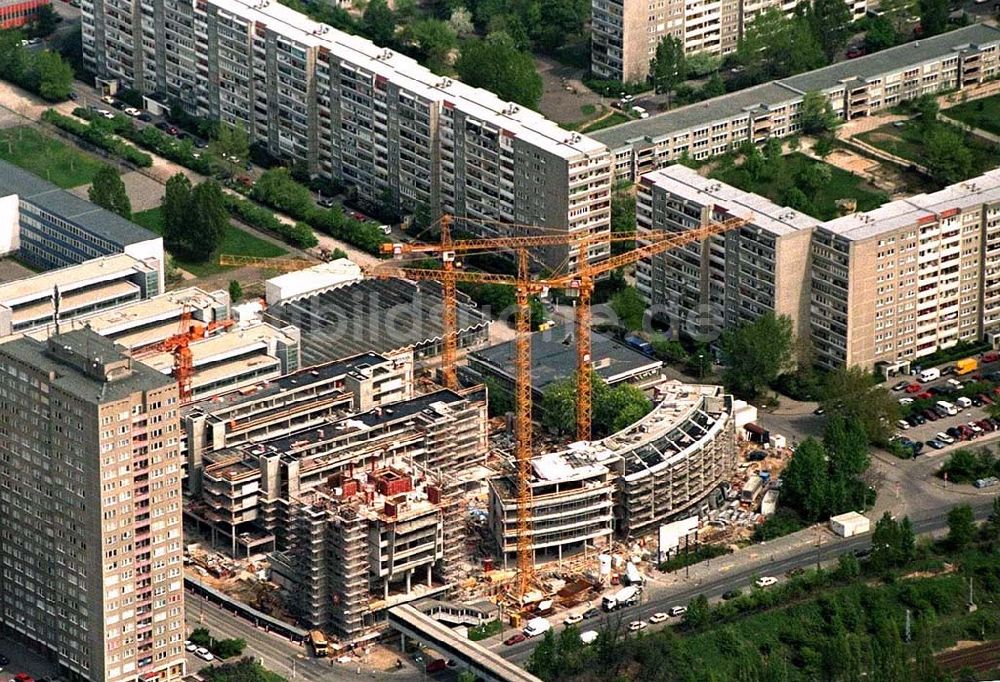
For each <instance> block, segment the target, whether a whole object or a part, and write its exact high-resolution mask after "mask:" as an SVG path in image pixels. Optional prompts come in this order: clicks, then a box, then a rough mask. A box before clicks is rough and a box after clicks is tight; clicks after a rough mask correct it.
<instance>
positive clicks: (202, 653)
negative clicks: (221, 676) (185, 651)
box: [194, 646, 215, 661]
mask: <svg viewBox="0 0 1000 682" xmlns="http://www.w3.org/2000/svg"><path fill="white" fill-rule="evenodd" d="M194 655H195V656H197V657H198V658H200V659H201V660H203V661H214V660H215V656H213V655H212V652H211V651H209V650H208V649H206V648H205V647H203V646H200V647H198V648H197V649H195V651H194Z"/></svg>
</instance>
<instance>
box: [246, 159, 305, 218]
mask: <svg viewBox="0 0 1000 682" xmlns="http://www.w3.org/2000/svg"><path fill="white" fill-rule="evenodd" d="M250 196H251V197H253V198H254V199H256V200H257V201H260V202H261V203H264V204H267V205H268V206H271V207H273V208H276V209H277V210H279V211H281V212H283V213H287V214H288V215H290V216H292V217H293V218H297V219H302V218H305V217H306V215H307V214H308V213H309V211H310V210H311V209H312V207H313V199H312V194H311V193H310V192H309V189H308V188H306V187H305V186H304V185H301V184H299V183H298V182H296V181H295V179H294V178H293V177H292V174H291V172H290V171H289V170H288V169H287V168H271V169H270V170H266V171H264V172H263V173H262V174H261V176H260V177H259V178H258V179H257V182H255V183H254V186H253V189H252V190H251V191H250Z"/></svg>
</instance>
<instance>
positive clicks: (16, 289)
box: [0, 253, 150, 306]
mask: <svg viewBox="0 0 1000 682" xmlns="http://www.w3.org/2000/svg"><path fill="white" fill-rule="evenodd" d="M149 271H150V267H149V266H148V265H146V264H145V263H143V262H142V261H139V260H136V259H135V258H133V257H132V256H129V255H127V254H124V253H117V254H114V255H111V256H102V257H101V258H94V259H92V260H88V261H84V262H83V263H80V264H79V265H70V266H68V267H65V268H59V269H58V270H49V271H48V272H43V273H40V274H37V275H35V276H33V277H27V278H25V279H19V280H16V281H14V282H7V283H6V284H0V305H7V306H15V305H18V304H22V303H28V302H31V301H34V300H39V299H45V298H51V297H52V291H53V289H55V287H59V290H60V292H62V293H69V292H70V291H72V290H74V289H80V288H83V287H87V286H91V285H93V284H97V283H100V282H105V281H111V280H116V279H121V278H123V277H128V276H130V275H132V274H133V273H136V272H149Z"/></svg>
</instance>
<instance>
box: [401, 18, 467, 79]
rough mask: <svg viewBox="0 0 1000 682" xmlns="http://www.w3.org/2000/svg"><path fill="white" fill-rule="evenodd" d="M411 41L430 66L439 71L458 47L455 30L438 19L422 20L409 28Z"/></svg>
mask: <svg viewBox="0 0 1000 682" xmlns="http://www.w3.org/2000/svg"><path fill="white" fill-rule="evenodd" d="M409 35H410V39H411V40H412V41H413V42H414V43H415V44H416V46H417V49H418V50H419V51H420V54H421V56H422V57H423V58H424V59H425V60H426V61H427V63H428V64H429V65H432V66H433V67H436V68H438V69H441V68H444V67H445V66H446V65H447V63H448V55H449V53H450V52H451V51H452V50H454V49H455V47H456V46H457V45H458V38H457V35H456V33H455V30H454V29H453V28H452V27H451V26H450V25H449V24H447V23H445V22H443V21H439V20H437V19H421V20H420V21H417V22H415V23H414V24H413V25H411V26H410V28H409Z"/></svg>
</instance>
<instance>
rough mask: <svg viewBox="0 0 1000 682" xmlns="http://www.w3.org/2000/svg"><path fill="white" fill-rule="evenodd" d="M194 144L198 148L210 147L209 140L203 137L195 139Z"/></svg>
mask: <svg viewBox="0 0 1000 682" xmlns="http://www.w3.org/2000/svg"><path fill="white" fill-rule="evenodd" d="M194 146H195V147H197V148H198V149H208V142H206V141H205V140H202V139H197V140H195V141H194Z"/></svg>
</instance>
